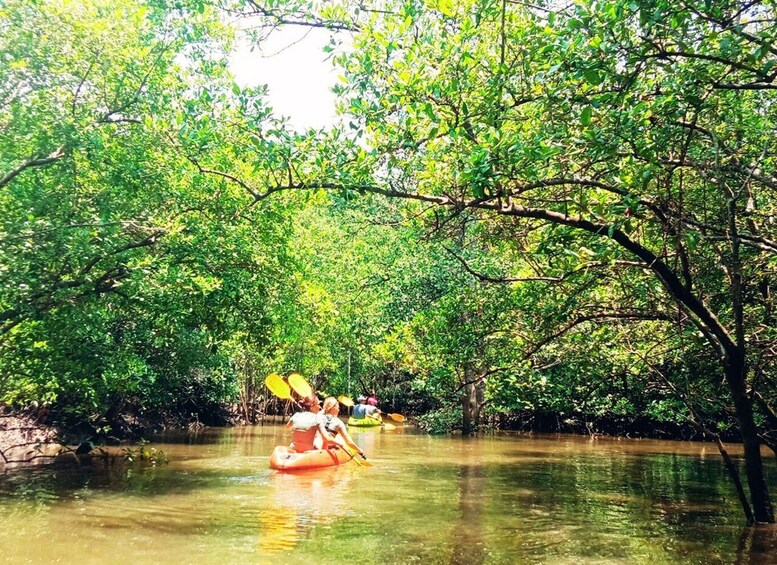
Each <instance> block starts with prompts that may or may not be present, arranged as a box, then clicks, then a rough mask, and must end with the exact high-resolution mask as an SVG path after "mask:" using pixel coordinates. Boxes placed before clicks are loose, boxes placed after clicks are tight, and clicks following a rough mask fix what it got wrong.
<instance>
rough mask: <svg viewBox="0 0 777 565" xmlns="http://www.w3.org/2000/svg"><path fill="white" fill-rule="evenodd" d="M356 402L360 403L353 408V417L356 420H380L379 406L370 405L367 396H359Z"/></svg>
mask: <svg viewBox="0 0 777 565" xmlns="http://www.w3.org/2000/svg"><path fill="white" fill-rule="evenodd" d="M356 400H358V401H359V404H357V405H356V406H354V407H353V417H354V418H355V419H356V420H362V419H364V418H373V419H375V420H378V419H380V410H378V407H377V406H375V405H373V404H368V403H367V397H366V396H359V397H358V398H357V399H356ZM376 402H377V400H376Z"/></svg>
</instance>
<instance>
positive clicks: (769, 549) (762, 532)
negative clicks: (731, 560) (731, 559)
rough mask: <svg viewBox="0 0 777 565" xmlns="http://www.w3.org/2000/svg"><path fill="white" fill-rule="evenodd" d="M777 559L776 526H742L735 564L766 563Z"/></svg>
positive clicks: (764, 564)
mask: <svg viewBox="0 0 777 565" xmlns="http://www.w3.org/2000/svg"><path fill="white" fill-rule="evenodd" d="M775 560H777V527H775V526H774V524H768V525H767V524H763V525H758V526H755V527H753V528H744V529H743V530H742V535H740V536H739V545H738V547H737V560H736V565H768V564H770V563H774V562H775Z"/></svg>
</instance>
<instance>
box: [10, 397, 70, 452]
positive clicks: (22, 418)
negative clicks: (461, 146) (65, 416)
mask: <svg viewBox="0 0 777 565" xmlns="http://www.w3.org/2000/svg"><path fill="white" fill-rule="evenodd" d="M45 418H46V414H45V412H42V411H37V412H29V411H28V412H13V411H11V409H10V408H8V407H0V467H2V466H6V465H18V464H27V463H33V462H45V461H48V460H50V459H52V458H53V457H56V456H57V455H58V454H59V453H60V451H61V449H62V444H61V443H60V437H61V431H60V430H59V429H58V428H56V427H55V426H51V425H49V424H47V423H46V422H45Z"/></svg>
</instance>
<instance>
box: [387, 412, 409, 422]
mask: <svg viewBox="0 0 777 565" xmlns="http://www.w3.org/2000/svg"><path fill="white" fill-rule="evenodd" d="M386 416H388V417H389V418H391V419H392V420H394V421H395V422H404V421H405V417H404V416H403V415H402V414H386Z"/></svg>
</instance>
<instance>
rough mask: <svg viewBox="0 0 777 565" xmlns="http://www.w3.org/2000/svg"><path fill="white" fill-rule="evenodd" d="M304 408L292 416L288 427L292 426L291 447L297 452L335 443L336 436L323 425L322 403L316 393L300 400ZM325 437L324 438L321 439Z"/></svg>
mask: <svg viewBox="0 0 777 565" xmlns="http://www.w3.org/2000/svg"><path fill="white" fill-rule="evenodd" d="M300 404H301V405H302V407H303V408H304V410H303V411H301V412H296V413H295V414H293V415H292V416H291V418H290V419H289V421H288V423H287V424H286V427H287V428H291V430H292V431H291V437H292V441H291V445H290V446H289V447H291V449H293V450H294V451H296V452H297V453H302V452H303V451H310V450H312V449H320V448H321V445H323V444H329V443H333V442H334V440H335V438H334V437H333V436H332V435H331V434H330V433H329V432H327V431H326V429H325V428H324V426H323V420H324V415H323V414H321V403H320V401H319V400H318V397H317V396H316V395H315V394H311V395H310V396H306V397H304V398H303V399H302V400H300ZM321 438H323V440H322V439H321Z"/></svg>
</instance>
